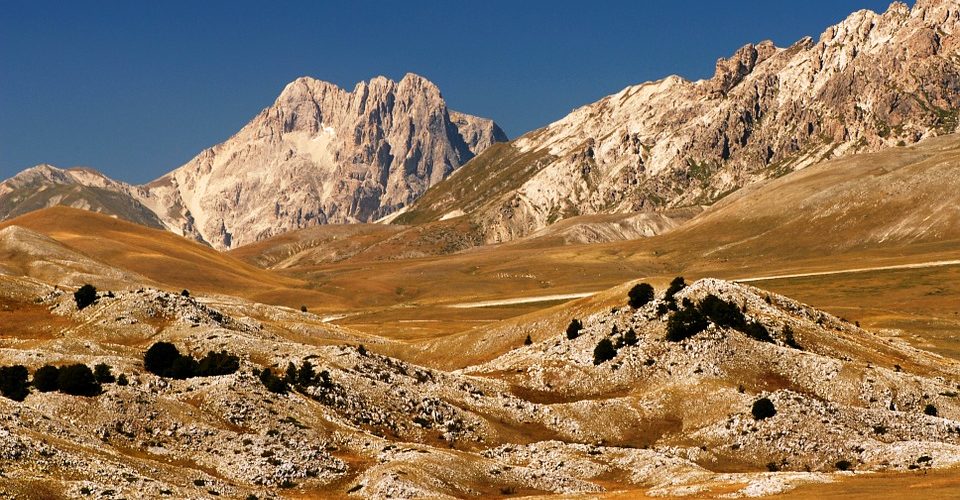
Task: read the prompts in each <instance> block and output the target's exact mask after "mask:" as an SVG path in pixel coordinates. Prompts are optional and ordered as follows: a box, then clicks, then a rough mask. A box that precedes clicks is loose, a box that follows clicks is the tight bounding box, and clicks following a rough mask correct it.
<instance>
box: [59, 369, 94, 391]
mask: <svg viewBox="0 0 960 500" xmlns="http://www.w3.org/2000/svg"><path fill="white" fill-rule="evenodd" d="M57 385H58V386H59V387H60V392H62V393H64V394H70V395H71V396H96V395H97V394H100V384H98V383H97V379H96V377H94V376H93V370H91V369H90V367H89V366H87V365H82V364H76V365H67V366H62V367H60V375H59V376H58V377H57Z"/></svg>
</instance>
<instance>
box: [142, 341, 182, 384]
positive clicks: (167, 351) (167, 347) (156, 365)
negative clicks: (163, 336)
mask: <svg viewBox="0 0 960 500" xmlns="http://www.w3.org/2000/svg"><path fill="white" fill-rule="evenodd" d="M179 358H180V351H179V350H178V349H177V346H175V345H173V344H171V343H169V342H157V343H155V344H153V345H152V346H150V348H149V349H147V352H146V354H144V355H143V367H144V368H146V370H147V371H148V372H150V373H153V374H155V375H159V376H161V377H169V376H170V369H171V368H173V362H174V361H176V360H177V359H179Z"/></svg>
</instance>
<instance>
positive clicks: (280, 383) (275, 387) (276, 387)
mask: <svg viewBox="0 0 960 500" xmlns="http://www.w3.org/2000/svg"><path fill="white" fill-rule="evenodd" d="M260 382H262V383H263V385H264V387H266V388H267V390H268V391H270V392H273V393H276V394H286V393H287V391H289V390H290V386H289V385H288V384H287V383H286V382H285V381H284V380H283V379H281V378H280V377H278V376H276V374H274V373H273V370H271V369H269V368H265V369H264V370H263V371H262V372H260Z"/></svg>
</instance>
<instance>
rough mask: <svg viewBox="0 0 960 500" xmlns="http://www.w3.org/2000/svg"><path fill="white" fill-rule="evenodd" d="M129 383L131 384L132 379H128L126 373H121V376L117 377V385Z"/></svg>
mask: <svg viewBox="0 0 960 500" xmlns="http://www.w3.org/2000/svg"><path fill="white" fill-rule="evenodd" d="M128 384H130V381H128V380H127V376H126V375H125V374H123V373H121V374H120V376H119V377H117V385H122V386H125V385H128Z"/></svg>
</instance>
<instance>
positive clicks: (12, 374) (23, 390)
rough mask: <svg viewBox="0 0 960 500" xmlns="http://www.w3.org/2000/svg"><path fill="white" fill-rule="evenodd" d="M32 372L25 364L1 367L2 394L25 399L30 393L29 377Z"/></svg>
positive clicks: (0, 388) (0, 386)
mask: <svg viewBox="0 0 960 500" xmlns="http://www.w3.org/2000/svg"><path fill="white" fill-rule="evenodd" d="M29 375H30V373H29V372H28V371H27V367H26V366H23V365H14V366H3V367H0V394H3V397H5V398H9V399H12V400H14V401H23V400H24V399H26V398H27V395H28V394H30V387H28V385H27V377H28V376H29Z"/></svg>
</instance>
